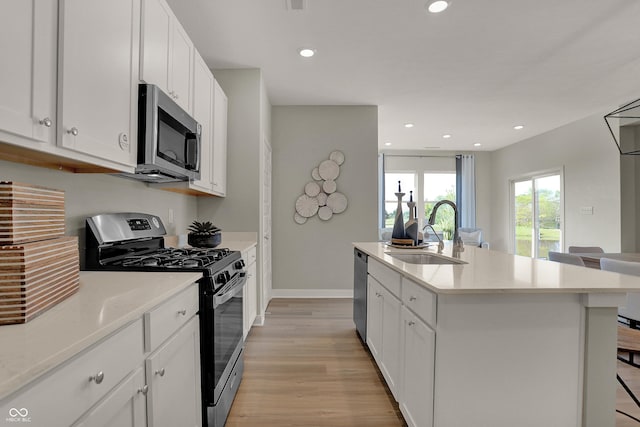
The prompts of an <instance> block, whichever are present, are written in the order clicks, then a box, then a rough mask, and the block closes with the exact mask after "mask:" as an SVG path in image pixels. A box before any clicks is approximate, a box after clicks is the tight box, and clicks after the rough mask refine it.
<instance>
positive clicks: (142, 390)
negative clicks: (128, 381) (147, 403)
mask: <svg viewBox="0 0 640 427" xmlns="http://www.w3.org/2000/svg"><path fill="white" fill-rule="evenodd" d="M147 392H149V386H148V385H146V384H145V385H144V386H143V387H140V388H139V389H138V393H141V394H143V395H145V396H146V395H147Z"/></svg>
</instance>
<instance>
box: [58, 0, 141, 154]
mask: <svg viewBox="0 0 640 427" xmlns="http://www.w3.org/2000/svg"><path fill="white" fill-rule="evenodd" d="M59 18H60V40H59V59H58V62H59V67H58V73H59V76H58V77H59V78H58V84H59V86H58V99H59V101H58V144H60V145H62V146H63V147H64V148H67V149H72V150H76V151H78V152H81V153H85V154H89V155H91V156H95V157H100V158H103V159H107V160H110V161H113V162H117V163H120V164H123V165H129V166H134V165H135V163H136V143H135V141H136V140H137V136H136V132H137V104H138V102H137V101H138V85H137V84H138V79H137V77H138V75H139V73H138V67H139V40H140V39H139V36H140V2H139V0H114V1H109V2H105V1H102V0H60V9H59Z"/></svg>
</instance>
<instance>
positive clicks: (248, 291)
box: [242, 262, 258, 339]
mask: <svg viewBox="0 0 640 427" xmlns="http://www.w3.org/2000/svg"><path fill="white" fill-rule="evenodd" d="M256 279H257V277H256V263H255V262H253V263H252V264H251V265H249V266H248V267H247V283H246V285H245V286H244V295H243V298H242V301H243V304H244V307H243V310H244V313H243V315H244V322H243V323H244V338H245V339H246V338H247V334H248V333H249V331H250V330H251V327H252V326H253V322H254V321H255V320H256V315H257V312H258V303H257V300H258V286H257V285H258V281H257V280H256Z"/></svg>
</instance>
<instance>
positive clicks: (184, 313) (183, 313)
mask: <svg viewBox="0 0 640 427" xmlns="http://www.w3.org/2000/svg"><path fill="white" fill-rule="evenodd" d="M178 314H181V315H183V316H186V315H187V310H185V309H184V308H183V309H182V310H178Z"/></svg>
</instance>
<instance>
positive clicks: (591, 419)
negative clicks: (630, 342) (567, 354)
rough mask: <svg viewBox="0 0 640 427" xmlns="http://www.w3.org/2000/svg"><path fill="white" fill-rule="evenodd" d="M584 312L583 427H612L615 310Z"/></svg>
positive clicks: (614, 377) (616, 314) (600, 308)
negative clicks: (585, 313)
mask: <svg viewBox="0 0 640 427" xmlns="http://www.w3.org/2000/svg"><path fill="white" fill-rule="evenodd" d="M586 311H587V315H586V322H585V323H586V339H585V354H586V356H585V369H584V398H583V399H584V400H583V402H584V403H583V420H584V423H583V426H584V427H614V426H615V410H616V407H615V406H616V405H615V403H616V402H615V395H616V387H617V382H616V369H617V368H616V356H617V354H616V348H617V336H618V330H617V328H618V326H617V322H616V319H617V317H618V309H617V307H589V308H587V309H586ZM612 397H613V398H612Z"/></svg>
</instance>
